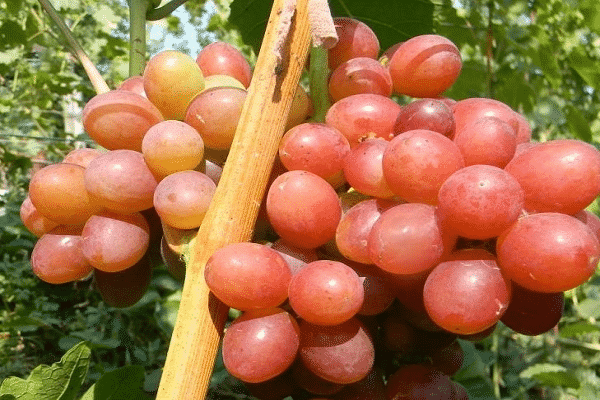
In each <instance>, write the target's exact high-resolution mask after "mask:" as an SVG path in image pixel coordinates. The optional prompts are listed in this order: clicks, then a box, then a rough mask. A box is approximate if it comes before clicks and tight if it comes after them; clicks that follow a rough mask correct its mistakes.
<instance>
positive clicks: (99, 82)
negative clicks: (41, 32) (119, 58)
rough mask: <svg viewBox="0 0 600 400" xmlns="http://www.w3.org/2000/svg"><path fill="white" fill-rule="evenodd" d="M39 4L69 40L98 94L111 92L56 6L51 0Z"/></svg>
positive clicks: (72, 49) (41, 1)
mask: <svg viewBox="0 0 600 400" xmlns="http://www.w3.org/2000/svg"><path fill="white" fill-rule="evenodd" d="M39 2H40V4H41V6H42V7H43V8H44V10H45V11H46V13H47V14H48V16H49V17H50V19H51V20H52V21H53V22H54V23H55V24H56V25H57V26H58V29H59V30H60V32H61V33H62V34H63V35H64V36H65V38H66V39H67V42H68V43H69V46H71V52H72V53H73V55H74V56H75V57H76V58H77V59H78V60H79V62H81V64H82V65H83V69H84V70H85V73H86V74H87V76H88V78H89V79H90V81H91V82H92V85H93V86H94V89H95V90H96V93H98V94H100V93H106V92H108V91H110V88H109V87H108V85H107V84H106V81H105V80H104V78H102V75H100V72H98V69H97V68H96V66H95V65H94V63H92V61H91V60H90V58H89V57H88V56H87V54H86V53H85V51H84V50H83V48H82V47H81V45H80V44H79V42H77V40H76V39H75V37H74V36H73V34H72V33H71V30H70V29H69V27H68V26H67V24H66V23H65V21H64V20H63V19H62V17H61V16H60V15H59V14H58V12H57V11H56V9H55V8H54V6H53V5H52V4H51V3H50V1H49V0H39Z"/></svg>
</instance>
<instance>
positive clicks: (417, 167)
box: [383, 129, 465, 204]
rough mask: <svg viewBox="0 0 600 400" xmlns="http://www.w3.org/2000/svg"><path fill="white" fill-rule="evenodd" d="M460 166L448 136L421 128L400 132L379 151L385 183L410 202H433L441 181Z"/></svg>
mask: <svg viewBox="0 0 600 400" xmlns="http://www.w3.org/2000/svg"><path fill="white" fill-rule="evenodd" d="M464 166H465V163H464V160H463V156H462V155H461V154H460V150H458V147H456V145H455V144H454V143H453V142H452V140H450V139H448V138H447V137H446V136H444V135H442V134H441V133H437V132H433V131H428V130H425V129H416V130H413V131H408V132H404V133H401V134H400V135H398V136H396V137H395V138H394V139H392V141H391V142H390V144H389V145H388V147H387V148H386V150H385V152H384V153H383V176H384V177H385V180H386V182H387V184H388V186H389V187H390V189H391V190H392V192H394V193H395V194H396V195H398V196H400V197H401V198H402V199H404V200H406V201H410V202H422V203H427V204H437V202H438V192H439V190H440V187H441V186H442V184H443V183H444V181H445V180H446V179H447V178H448V177H449V176H450V175H452V174H453V173H454V172H456V171H458V170H459V169H461V168H463V167H464Z"/></svg>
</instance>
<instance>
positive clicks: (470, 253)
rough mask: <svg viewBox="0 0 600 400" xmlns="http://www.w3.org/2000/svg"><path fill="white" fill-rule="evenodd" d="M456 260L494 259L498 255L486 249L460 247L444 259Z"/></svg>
mask: <svg viewBox="0 0 600 400" xmlns="http://www.w3.org/2000/svg"><path fill="white" fill-rule="evenodd" d="M456 260H494V261H496V256H495V255H493V254H492V253H490V252H489V251H487V250H485V249H477V248H470V249H460V250H455V251H453V252H452V253H450V254H448V256H447V257H444V261H456Z"/></svg>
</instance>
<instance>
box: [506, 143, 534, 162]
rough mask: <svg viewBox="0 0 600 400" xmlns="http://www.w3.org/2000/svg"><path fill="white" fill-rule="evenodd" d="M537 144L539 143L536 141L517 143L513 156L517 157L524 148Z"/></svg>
mask: <svg viewBox="0 0 600 400" xmlns="http://www.w3.org/2000/svg"><path fill="white" fill-rule="evenodd" d="M538 144H539V143H538V142H525V143H519V144H518V145H517V148H516V150H515V155H514V156H513V158H517V156H519V155H521V153H524V152H525V151H526V150H529V149H531V148H532V147H534V146H537V145H538ZM511 161H512V160H511Z"/></svg>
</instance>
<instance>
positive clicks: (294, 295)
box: [288, 260, 364, 325]
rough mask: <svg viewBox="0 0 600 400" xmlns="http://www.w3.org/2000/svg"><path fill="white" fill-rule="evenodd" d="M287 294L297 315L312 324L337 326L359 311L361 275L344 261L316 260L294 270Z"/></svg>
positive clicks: (361, 295)
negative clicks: (298, 269) (296, 270)
mask: <svg viewBox="0 0 600 400" xmlns="http://www.w3.org/2000/svg"><path fill="white" fill-rule="evenodd" d="M288 295H289V300H290V305H291V306H292V309H293V310H294V311H295V312H296V313H297V314H298V315H299V316H300V318H302V319H304V320H306V321H308V322H310V323H312V324H318V325H338V324H341V323H343V322H345V321H348V320H349V319H350V318H352V317H353V316H354V315H356V313H357V312H358V311H359V310H360V308H361V306H362V304H363V299H364V288H363V283H362V280H361V279H360V277H359V276H358V275H357V273H356V272H354V270H353V269H352V268H350V267H349V266H347V265H346V264H343V263H341V262H338V261H329V260H319V261H314V262H311V263H309V264H307V265H306V266H304V268H302V269H301V270H300V271H298V272H296V274H295V275H294V276H293V277H292V280H291V281H290V284H289V288H288Z"/></svg>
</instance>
